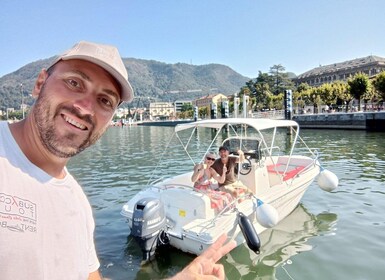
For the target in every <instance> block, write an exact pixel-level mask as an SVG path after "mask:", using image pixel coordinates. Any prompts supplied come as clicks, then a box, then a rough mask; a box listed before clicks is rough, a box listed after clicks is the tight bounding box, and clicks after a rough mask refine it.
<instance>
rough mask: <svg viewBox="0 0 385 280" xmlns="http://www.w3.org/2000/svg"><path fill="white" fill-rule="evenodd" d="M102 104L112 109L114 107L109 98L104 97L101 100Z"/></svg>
mask: <svg viewBox="0 0 385 280" xmlns="http://www.w3.org/2000/svg"><path fill="white" fill-rule="evenodd" d="M100 102H102V103H103V105H105V106H108V107H111V108H112V107H113V106H114V105H113V102H112V101H111V100H110V99H108V98H104V97H102V98H100Z"/></svg>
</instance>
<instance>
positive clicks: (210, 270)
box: [171, 234, 236, 280]
mask: <svg viewBox="0 0 385 280" xmlns="http://www.w3.org/2000/svg"><path fill="white" fill-rule="evenodd" d="M226 239H227V235H226V234H222V235H221V236H220V237H219V238H218V240H217V241H215V242H214V243H213V245H211V246H210V247H209V248H208V249H207V250H206V251H205V252H204V253H203V254H202V255H200V256H198V257H196V258H195V259H194V260H193V261H192V262H191V263H190V264H189V265H188V266H187V267H185V268H184V269H183V270H182V271H181V272H180V273H178V274H177V275H175V277H173V278H171V279H173V280H192V279H213V280H214V279H216V280H218V279H219V280H224V279H225V278H226V277H225V270H224V268H223V265H221V264H217V261H219V260H220V259H221V258H222V257H223V256H224V255H226V254H227V253H228V252H230V251H231V250H232V249H234V248H235V246H236V242H235V241H230V242H229V243H227V244H226V245H223V244H224V243H225V241H226Z"/></svg>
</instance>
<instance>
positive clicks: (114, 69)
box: [48, 41, 134, 102]
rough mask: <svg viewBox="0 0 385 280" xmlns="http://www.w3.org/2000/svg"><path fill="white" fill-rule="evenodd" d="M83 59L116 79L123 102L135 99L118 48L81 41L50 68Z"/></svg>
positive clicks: (58, 58)
mask: <svg viewBox="0 0 385 280" xmlns="http://www.w3.org/2000/svg"><path fill="white" fill-rule="evenodd" d="M70 59H82V60H86V61H89V62H92V63H94V64H96V65H99V66H100V67H102V68H103V69H105V70H106V71H107V72H108V73H110V74H111V75H112V77H114V78H115V79H116V80H117V82H118V83H119V84H120V87H121V93H120V98H121V100H122V101H127V102H130V101H132V99H133V98H134V91H133V90H132V87H131V85H130V83H129V82H128V75H127V70H126V67H125V66H124V63H123V61H122V58H121V57H120V54H119V51H118V49H117V48H116V47H114V46H110V45H102V44H97V43H92V42H86V41H81V42H79V43H77V44H76V45H74V46H73V47H72V48H71V49H69V50H67V51H65V52H64V53H62V54H61V55H59V56H58V57H57V58H56V59H55V60H54V61H53V63H52V64H51V65H50V66H49V67H48V69H49V68H51V67H52V66H53V65H55V64H56V63H57V62H59V61H60V60H70Z"/></svg>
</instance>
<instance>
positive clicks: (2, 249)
mask: <svg viewBox="0 0 385 280" xmlns="http://www.w3.org/2000/svg"><path fill="white" fill-rule="evenodd" d="M94 228H95V224H94V220H93V217H92V209H91V206H90V204H89V202H88V200H87V198H86V196H85V194H84V192H83V190H82V188H81V187H80V185H79V184H78V183H77V182H76V180H75V179H74V178H73V177H72V176H71V175H70V174H69V173H68V172H67V175H66V177H65V178H64V179H55V178H53V177H52V176H50V175H48V174H47V173H45V172H44V171H43V170H41V169H40V168H38V167H37V166H35V165H34V164H32V163H31V162H30V161H29V160H28V159H27V158H26V156H25V155H24V154H23V152H22V151H21V150H20V148H19V146H18V145H17V143H16V141H15V139H14V138H13V136H12V134H11V132H10V130H9V127H8V124H7V123H6V122H0V279H2V280H11V279H12V280H18V279H39V280H40V279H47V280H54V279H65V280H70V279H76V280H79V279H82V280H85V279H87V278H88V274H89V273H90V272H93V271H96V270H97V269H98V268H99V265H100V264H99V261H98V258H97V256H96V251H95V245H94V239H93V232H94Z"/></svg>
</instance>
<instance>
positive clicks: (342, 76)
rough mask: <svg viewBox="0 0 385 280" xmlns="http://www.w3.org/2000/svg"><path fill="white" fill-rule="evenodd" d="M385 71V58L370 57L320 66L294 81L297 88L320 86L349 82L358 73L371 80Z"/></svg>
mask: <svg viewBox="0 0 385 280" xmlns="http://www.w3.org/2000/svg"><path fill="white" fill-rule="evenodd" d="M382 71H385V58H383V57H380V56H375V55H370V56H367V57H363V58H357V59H353V60H348V61H344V62H339V63H333V64H330V65H325V66H319V67H316V68H314V69H312V70H309V71H307V72H305V73H303V74H301V75H298V76H297V77H296V78H294V79H293V82H294V83H295V85H296V86H298V85H300V84H301V83H307V84H308V85H309V86H320V85H322V84H326V83H333V82H335V81H347V80H348V78H349V77H352V76H354V75H355V74H357V73H364V74H366V75H368V77H369V78H371V77H374V76H375V75H377V74H378V73H380V72H382Z"/></svg>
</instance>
